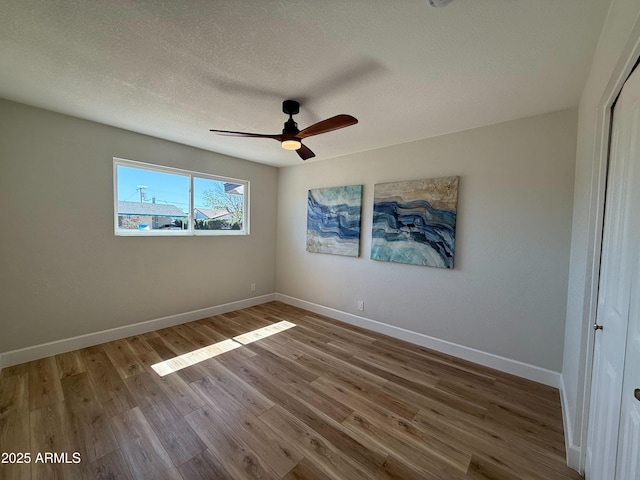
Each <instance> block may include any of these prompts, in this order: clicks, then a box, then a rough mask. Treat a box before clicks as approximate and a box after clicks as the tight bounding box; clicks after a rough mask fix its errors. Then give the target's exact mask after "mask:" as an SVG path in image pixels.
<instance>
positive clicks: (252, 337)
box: [233, 320, 296, 345]
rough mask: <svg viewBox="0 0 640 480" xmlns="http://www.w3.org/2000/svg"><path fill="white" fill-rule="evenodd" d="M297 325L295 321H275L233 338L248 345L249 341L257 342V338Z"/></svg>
mask: <svg viewBox="0 0 640 480" xmlns="http://www.w3.org/2000/svg"><path fill="white" fill-rule="evenodd" d="M295 326H296V324H295V323H291V322H287V321H286V320H282V321H281V322H278V323H274V324H273V325H268V326H266V327H262V328H258V329H257V330H253V331H251V332H247V333H243V334H242V335H238V336H237V337H233V339H234V340H235V341H236V342H240V343H241V344H243V345H247V344H248V343H251V342H255V341H256V340H261V339H263V338H266V337H269V336H271V335H275V334H276V333H280V332H284V331H285V330H288V329H290V328H291V327H295Z"/></svg>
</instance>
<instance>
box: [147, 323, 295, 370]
mask: <svg viewBox="0 0 640 480" xmlns="http://www.w3.org/2000/svg"><path fill="white" fill-rule="evenodd" d="M295 326H296V324H295V323H291V322H287V321H286V320H283V321H281V322H278V323H274V324H273V325H268V326H266V327H262V328H258V329H256V330H252V331H251V332H247V333H243V334H242V335H238V336H237V337H233V338H232V339H231V338H228V339H226V340H223V341H221V342H217V343H214V344H212V345H208V346H206V347H203V348H199V349H197V350H193V351H192V352H188V353H184V354H182V355H179V356H177V357H174V358H170V359H169V360H165V361H163V362H159V363H156V364H154V365H151V368H153V370H154V371H155V372H156V373H157V374H158V375H160V376H161V377H164V376H165V375H169V374H170V373H174V372H177V371H178V370H182V369H183V368H187V367H190V366H192V365H195V364H197V363H200V362H204V361H205V360H208V359H210V358H213V357H216V356H218V355H220V354H222V353H225V352H229V351H231V350H235V349H236V348H239V347H242V346H243V345H247V344H249V343H251V342H255V341H257V340H261V339H263V338H267V337H269V336H271V335H275V334H276V333H280V332H283V331H285V330H288V329H290V328H292V327H295Z"/></svg>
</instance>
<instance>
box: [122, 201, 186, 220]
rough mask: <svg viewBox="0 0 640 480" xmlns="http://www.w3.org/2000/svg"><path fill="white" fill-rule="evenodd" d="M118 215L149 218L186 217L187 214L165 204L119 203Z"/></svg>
mask: <svg viewBox="0 0 640 480" xmlns="http://www.w3.org/2000/svg"><path fill="white" fill-rule="evenodd" d="M118 215H140V216H149V217H152V216H153V217H186V216H187V214H186V213H184V212H183V211H182V210H180V209H179V208H178V207H176V206H175V205H169V204H165V203H140V202H124V201H118Z"/></svg>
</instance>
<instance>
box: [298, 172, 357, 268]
mask: <svg viewBox="0 0 640 480" xmlns="http://www.w3.org/2000/svg"><path fill="white" fill-rule="evenodd" d="M361 210H362V185H349V186H346V187H329V188H315V189H311V190H309V196H308V199H307V251H308V252H315V253H330V254H333V255H347V256H350V257H357V256H358V255H359V254H360V214H361Z"/></svg>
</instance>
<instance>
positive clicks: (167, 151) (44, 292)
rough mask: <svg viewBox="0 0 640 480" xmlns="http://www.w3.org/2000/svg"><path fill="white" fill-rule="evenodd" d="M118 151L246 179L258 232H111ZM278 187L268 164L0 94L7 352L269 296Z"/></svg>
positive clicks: (1, 348)
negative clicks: (237, 234)
mask: <svg viewBox="0 0 640 480" xmlns="http://www.w3.org/2000/svg"><path fill="white" fill-rule="evenodd" d="M114 156H116V157H121V158H127V159H131V160H138V161H143V162H149V163H158V164H163V165H168V166H174V167H179V168H185V169H188V170H195V171H201V172H206V173H213V174H218V175H222V176H228V177H233V178H242V179H245V180H249V181H250V182H251V235H250V236H247V237H206V238H205V237H188V238H185V237H181V238H168V237H158V238H151V237H144V238H131V237H116V236H115V235H114V232H113V180H112V176H113V164H112V158H113V157H114ZM276 191H277V169H275V168H273V167H268V166H265V165H260V164H257V163H253V162H248V161H245V160H239V159H237V158H231V157H226V156H224V155H217V154H214V153H210V152H205V151H202V150H198V149H195V148H191V147H186V146H184V145H178V144H175V143H171V142H167V141H163V140H159V139H156V138H152V137H147V136H144V135H139V134H136V133H132V132H127V131H125V130H120V129H116V128H111V127H108V126H104V125H100V124H97V123H92V122H88V121H85V120H79V119H77V118H72V117H68V116H64V115H59V114H56V113H52V112H49V111H45V110H40V109H36V108H31V107H27V106H24V105H21V104H17V103H13V102H8V101H4V100H0V204H1V205H2V210H3V214H2V227H0V228H1V229H2V233H1V237H0V255H1V262H0V264H1V266H0V295H1V297H2V298H1V300H2V301H1V302H0V353H1V352H7V351H10V350H15V349H19V348H22V347H28V346H34V345H38V344H41V343H44V342H50V341H54V340H58V339H66V338H70V337H75V336H78V335H83V334H88V333H93V332H98V331H101V330H105V329H110V328H115V327H121V326H125V325H130V324H133V323H136V322H142V321H146V320H151V319H157V318H160V317H165V316H169V315H173V314H179V313H184V312H189V311H193V310H198V309H201V308H207V307H211V306H216V305H220V304H224V303H228V302H233V301H237V300H241V299H247V298H249V297H252V296H258V295H262V294H265V293H272V292H273V291H274V290H275V275H274V272H275V260H274V257H275V231H276V230H275V208H276ZM252 282H255V283H256V284H257V291H256V292H255V293H253V292H250V283H252Z"/></svg>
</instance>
